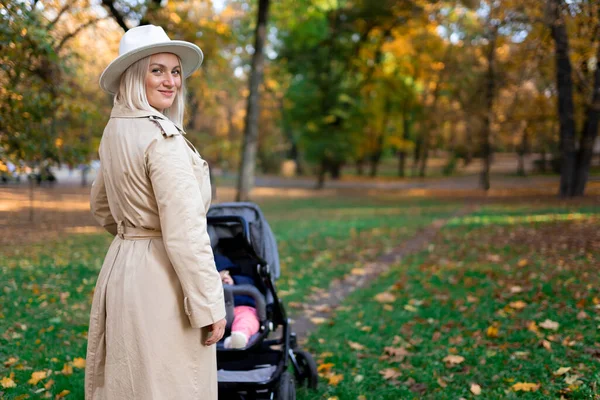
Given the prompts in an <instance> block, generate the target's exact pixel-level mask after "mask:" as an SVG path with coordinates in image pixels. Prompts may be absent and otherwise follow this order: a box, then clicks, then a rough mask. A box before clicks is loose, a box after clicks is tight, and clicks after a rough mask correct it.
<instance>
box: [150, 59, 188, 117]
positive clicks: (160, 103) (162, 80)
mask: <svg viewBox="0 0 600 400" xmlns="http://www.w3.org/2000/svg"><path fill="white" fill-rule="evenodd" d="M180 87H181V65H180V64H179V59H178V58H177V56H176V55H175V54H171V53H158V54H154V55H152V57H150V67H149V68H148V71H147V72H146V97H147V98H148V103H149V104H150V105H151V106H152V107H154V108H155V109H157V110H158V111H160V112H163V110H165V109H166V108H169V107H171V106H172V105H173V101H175V97H176V95H177V92H178V90H179V88H180Z"/></svg>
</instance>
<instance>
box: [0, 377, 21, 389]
mask: <svg viewBox="0 0 600 400" xmlns="http://www.w3.org/2000/svg"><path fill="white" fill-rule="evenodd" d="M0 385H1V386H2V387H3V388H4V389H8V388H14V387H17V384H16V383H15V381H13V380H12V378H10V377H8V376H5V377H4V378H2V379H0Z"/></svg>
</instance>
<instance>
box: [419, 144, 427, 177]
mask: <svg viewBox="0 0 600 400" xmlns="http://www.w3.org/2000/svg"><path fill="white" fill-rule="evenodd" d="M428 136H429V135H428ZM428 142H429V137H425V139H424V140H423V143H421V157H420V160H419V176H420V177H421V178H425V174H426V170H427V161H428V158H429V143H428Z"/></svg>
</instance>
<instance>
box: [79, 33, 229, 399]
mask: <svg viewBox="0 0 600 400" xmlns="http://www.w3.org/2000/svg"><path fill="white" fill-rule="evenodd" d="M202 58H203V55H202V52H201V50H200V48H198V47H197V46H196V45H194V44H192V43H189V42H183V41H175V40H173V41H172V40H170V39H169V37H168V36H167V34H166V33H165V32H164V31H163V29H162V28H160V27H157V26H152V25H146V26H141V27H138V28H134V29H131V30H129V31H128V32H127V33H125V34H124V35H123V38H122V39H121V43H120V48H119V56H118V57H117V58H116V59H115V60H113V61H112V62H111V63H110V65H109V66H108V67H107V68H106V69H105V70H104V72H103V73H102V76H101V77H100V86H101V87H102V89H104V90H105V91H106V92H108V93H110V94H113V95H115V98H114V107H113V110H112V113H111V115H110V120H109V122H108V124H107V126H106V128H105V130H104V133H103V136H102V141H101V143H100V149H99V155H100V161H101V168H100V171H99V173H98V177H97V179H96V181H95V182H94V184H93V186H92V193H91V209H92V212H93V214H94V216H95V218H96V219H97V220H98V222H99V223H100V224H101V225H102V226H104V227H105V228H106V230H108V232H110V233H111V234H113V235H114V236H115V238H114V240H113V242H112V244H111V246H110V248H109V250H108V253H107V255H106V258H105V260H104V264H103V266H102V270H101V271H100V275H99V277H98V281H97V283H96V290H95V293H94V300H93V304H92V310H91V315H90V328H89V332H88V349H87V366H86V377H85V397H86V399H88V400H91V399H93V400H100V399H114V400H125V399H127V400H133V399H139V400H153V399H154V400H166V399H177V400H182V399H190V400H191V399H195V400H198V399H203V400H211V399H216V398H217V368H216V346H215V343H217V342H218V341H219V340H220V339H221V338H222V336H223V333H224V330H225V306H224V300H223V286H222V284H221V279H220V277H219V273H218V272H217V270H216V268H215V264H214V259H213V253H212V249H211V246H210V239H209V236H208V233H207V230H206V211H207V209H208V207H209V205H210V201H211V188H210V181H209V171H208V165H207V163H206V161H204V160H203V159H202V158H201V157H200V155H199V154H198V152H197V151H196V150H195V149H194V147H193V146H192V145H191V144H190V143H189V142H188V141H187V140H186V139H185V136H184V135H185V132H184V131H183V129H182V122H183V111H184V108H185V107H184V106H185V85H184V79H185V78H186V77H188V76H189V75H190V74H191V73H192V72H194V71H195V70H196V69H198V68H199V67H200V64H201V63H202Z"/></svg>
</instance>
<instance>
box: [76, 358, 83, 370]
mask: <svg viewBox="0 0 600 400" xmlns="http://www.w3.org/2000/svg"><path fill="white" fill-rule="evenodd" d="M73 366H74V367H75V368H79V369H83V368H85V358H81V357H76V358H75V359H73Z"/></svg>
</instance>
